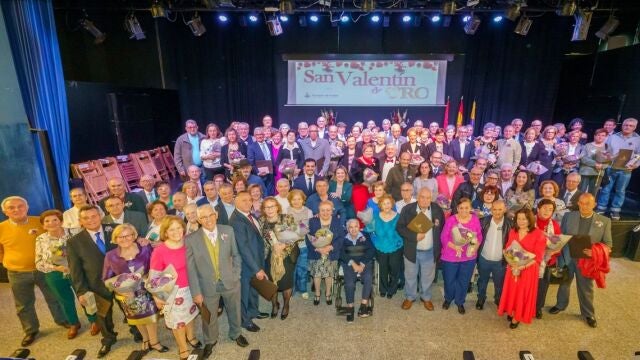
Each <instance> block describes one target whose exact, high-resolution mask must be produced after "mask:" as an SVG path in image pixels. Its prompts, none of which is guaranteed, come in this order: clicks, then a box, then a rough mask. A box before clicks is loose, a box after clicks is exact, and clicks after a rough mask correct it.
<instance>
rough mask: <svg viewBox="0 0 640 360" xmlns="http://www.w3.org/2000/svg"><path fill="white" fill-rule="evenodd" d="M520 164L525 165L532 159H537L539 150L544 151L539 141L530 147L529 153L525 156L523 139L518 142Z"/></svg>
mask: <svg viewBox="0 0 640 360" xmlns="http://www.w3.org/2000/svg"><path fill="white" fill-rule="evenodd" d="M520 148H521V150H522V151H521V152H520V166H525V167H526V166H527V165H529V164H530V163H532V162H534V161H538V159H539V157H540V154H541V152H543V151H545V149H544V146H543V145H542V143H541V142H539V141H536V142H535V145H533V148H532V149H531V153H530V154H529V155H528V156H527V148H526V147H525V146H524V141H521V142H520Z"/></svg>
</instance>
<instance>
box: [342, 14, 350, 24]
mask: <svg viewBox="0 0 640 360" xmlns="http://www.w3.org/2000/svg"><path fill="white" fill-rule="evenodd" d="M340 21H342V22H343V23H346V22H347V21H349V17H348V16H347V15H342V17H340Z"/></svg>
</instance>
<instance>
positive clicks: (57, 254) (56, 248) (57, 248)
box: [50, 243, 69, 268]
mask: <svg viewBox="0 0 640 360" xmlns="http://www.w3.org/2000/svg"><path fill="white" fill-rule="evenodd" d="M50 252H51V263H52V264H53V265H56V266H64V267H67V268H68V267H69V262H68V261H67V244H66V243H65V244H54V245H52V246H51V249H50Z"/></svg>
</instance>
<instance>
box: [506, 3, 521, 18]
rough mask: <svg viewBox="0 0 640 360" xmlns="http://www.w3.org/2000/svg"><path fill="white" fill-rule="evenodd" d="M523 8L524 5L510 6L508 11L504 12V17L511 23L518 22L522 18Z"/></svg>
mask: <svg viewBox="0 0 640 360" xmlns="http://www.w3.org/2000/svg"><path fill="white" fill-rule="evenodd" d="M521 8H522V4H520V3H513V4H511V5H509V7H508V8H507V10H506V11H505V12H504V16H505V17H506V18H507V19H509V20H511V21H516V20H517V19H518V18H519V17H520V9H521Z"/></svg>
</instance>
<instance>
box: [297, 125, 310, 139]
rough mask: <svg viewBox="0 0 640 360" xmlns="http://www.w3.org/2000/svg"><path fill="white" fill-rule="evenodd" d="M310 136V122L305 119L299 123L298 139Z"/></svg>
mask: <svg viewBox="0 0 640 360" xmlns="http://www.w3.org/2000/svg"><path fill="white" fill-rule="evenodd" d="M308 137H309V124H307V123H306V122H304V121H301V122H299V123H298V140H304V139H306V138H308Z"/></svg>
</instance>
